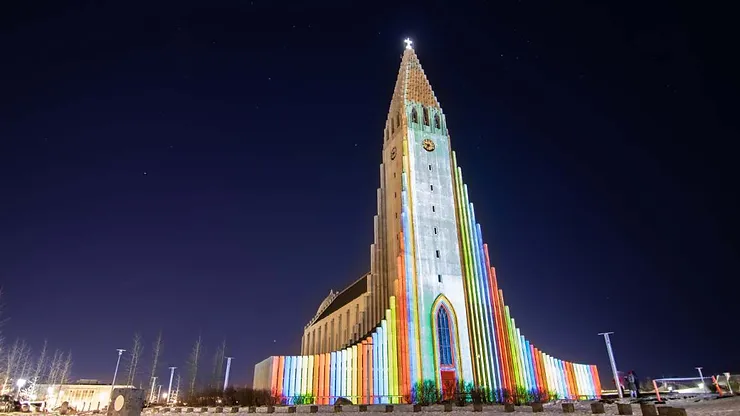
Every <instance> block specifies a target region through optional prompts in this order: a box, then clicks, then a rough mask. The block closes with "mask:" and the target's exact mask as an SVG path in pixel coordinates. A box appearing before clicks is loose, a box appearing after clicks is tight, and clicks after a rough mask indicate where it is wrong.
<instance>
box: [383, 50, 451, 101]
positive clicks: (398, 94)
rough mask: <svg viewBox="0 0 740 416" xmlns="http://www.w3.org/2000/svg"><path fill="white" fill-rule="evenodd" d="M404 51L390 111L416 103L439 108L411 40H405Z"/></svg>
mask: <svg viewBox="0 0 740 416" xmlns="http://www.w3.org/2000/svg"><path fill="white" fill-rule="evenodd" d="M404 43H405V44H406V49H405V50H404V51H403V58H402V59H401V68H400V69H399V70H398V78H397V79H396V88H395V90H394V92H393V99H392V100H391V111H394V110H397V109H398V107H399V106H400V105H401V104H404V105H405V104H407V103H410V102H416V103H419V104H422V105H425V106H428V107H434V108H440V105H439V101H437V97H436V96H435V95H434V91H433V90H432V86H431V84H429V80H428V79H427V76H426V75H425V74H424V70H423V69H422V67H421V63H419V58H418V57H417V56H416V52H415V51H414V48H413V47H412V46H411V45H412V44H413V42H412V41H411V39H408V38H407V39H405V40H404Z"/></svg>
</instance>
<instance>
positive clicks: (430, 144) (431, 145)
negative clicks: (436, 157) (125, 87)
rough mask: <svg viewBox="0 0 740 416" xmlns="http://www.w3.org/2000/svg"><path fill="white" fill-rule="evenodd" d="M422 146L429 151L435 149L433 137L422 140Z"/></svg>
mask: <svg viewBox="0 0 740 416" xmlns="http://www.w3.org/2000/svg"><path fill="white" fill-rule="evenodd" d="M421 147H423V148H424V150H426V151H427V152H431V151H432V150H434V142H433V141H432V140H431V139H424V141H423V142H421Z"/></svg>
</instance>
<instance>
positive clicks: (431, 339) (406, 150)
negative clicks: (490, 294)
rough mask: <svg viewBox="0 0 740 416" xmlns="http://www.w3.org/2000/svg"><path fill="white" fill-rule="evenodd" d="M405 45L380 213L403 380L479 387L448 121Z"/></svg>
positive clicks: (386, 136) (387, 142)
mask: <svg viewBox="0 0 740 416" xmlns="http://www.w3.org/2000/svg"><path fill="white" fill-rule="evenodd" d="M406 42H407V43H406V49H405V51H404V54H403V58H402V60H401V68H400V70H399V72H398V77H397V79H396V86H395V89H394V93H393V98H392V99H391V105H390V110H389V112H388V119H387V121H386V126H385V134H384V142H383V165H382V172H381V189H380V195H379V197H380V199H381V203H380V205H381V210H380V211H379V214H378V217H379V219H380V221H379V222H380V224H382V227H383V229H382V230H378V231H379V233H380V234H381V235H382V236H383V237H384V238H381V240H382V241H383V242H382V243H381V244H382V245H381V247H380V251H381V252H382V253H381V254H380V258H382V259H383V261H384V262H385V263H386V264H385V265H384V266H385V270H387V273H388V275H387V276H383V277H381V279H382V280H384V281H385V282H387V284H388V286H389V287H390V288H391V292H390V293H391V294H392V295H393V296H394V297H395V299H396V302H397V305H396V310H397V311H399V312H401V314H402V315H403V319H397V321H399V325H398V326H399V332H401V333H403V334H404V335H405V340H408V342H407V343H406V342H403V341H402V344H404V345H402V347H403V349H404V357H403V358H404V359H406V358H408V365H406V366H404V367H405V368H406V370H407V371H404V372H402V374H400V379H401V380H400V381H401V382H402V383H404V384H405V383H408V384H409V385H414V384H416V383H418V382H421V381H424V380H436V381H437V382H438V383H440V385H442V384H446V383H454V382H455V381H456V380H470V381H472V380H473V373H472V367H471V364H470V341H469V334H468V325H467V321H468V318H467V312H466V308H465V288H464V284H463V276H462V268H461V257H460V242H459V238H458V235H459V230H458V225H457V223H458V221H457V209H456V202H455V186H454V180H453V177H454V172H453V163H452V150H451V147H450V137H449V132H448V130H447V121H446V119H445V116H444V113H443V112H442V108H441V106H440V104H439V101H438V100H437V98H436V96H435V95H434V91H433V90H432V87H431V85H430V84H429V80H428V79H427V77H426V74H425V73H424V70H423V69H422V67H421V64H420V63H419V59H418V57H417V56H416V53H415V51H414V49H413V48H412V46H411V41H410V40H407V41H406ZM378 260H379V259H376V260H375V263H376V264H377V261H378ZM376 269H377V268H376ZM385 270H383V272H385ZM372 276H375V274H374V273H373V274H372ZM376 319H377V318H376ZM405 340H404V341H405Z"/></svg>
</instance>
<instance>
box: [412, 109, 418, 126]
mask: <svg viewBox="0 0 740 416" xmlns="http://www.w3.org/2000/svg"><path fill="white" fill-rule="evenodd" d="M411 122H412V123H418V122H419V115H418V114H416V109H415V108H413V109H411Z"/></svg>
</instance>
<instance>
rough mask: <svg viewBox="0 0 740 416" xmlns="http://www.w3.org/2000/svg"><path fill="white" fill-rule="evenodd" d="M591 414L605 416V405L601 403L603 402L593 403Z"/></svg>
mask: <svg viewBox="0 0 740 416" xmlns="http://www.w3.org/2000/svg"><path fill="white" fill-rule="evenodd" d="M591 413H593V414H595V415H603V414H604V403H601V402H593V403H591Z"/></svg>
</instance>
